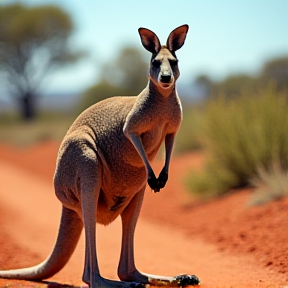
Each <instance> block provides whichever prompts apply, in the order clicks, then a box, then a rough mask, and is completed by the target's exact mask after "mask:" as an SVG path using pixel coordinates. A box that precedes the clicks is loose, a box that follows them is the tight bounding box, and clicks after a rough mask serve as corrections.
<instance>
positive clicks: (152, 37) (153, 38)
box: [138, 28, 161, 54]
mask: <svg viewBox="0 0 288 288" xmlns="http://www.w3.org/2000/svg"><path fill="white" fill-rule="evenodd" d="M138 32H139V34H140V38H141V42H142V45H143V46H144V48H145V49H146V50H148V51H149V52H151V53H153V54H157V53H158V52H159V51H160V49H161V44H160V41H159V39H158V37H157V35H156V34H155V33H154V32H152V31H151V30H149V29H146V28H139V29H138Z"/></svg>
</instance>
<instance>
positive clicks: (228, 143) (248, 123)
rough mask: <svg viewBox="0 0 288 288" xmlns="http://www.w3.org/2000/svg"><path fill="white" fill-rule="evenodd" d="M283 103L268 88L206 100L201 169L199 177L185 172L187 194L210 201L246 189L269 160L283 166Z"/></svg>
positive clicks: (287, 156)
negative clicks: (231, 190) (207, 198)
mask: <svg viewBox="0 0 288 288" xmlns="http://www.w3.org/2000/svg"><path fill="white" fill-rule="evenodd" d="M287 99H288V97H287V93H286V94H285V93H282V94H281V93H279V92H276V91H275V90H274V89H273V88H271V87H270V88H267V89H265V90H261V91H258V93H257V94H253V95H249V93H242V95H241V96H239V97H237V98H227V97H220V98H217V99H212V100H210V101H208V103H207V104H206V107H205V110H204V119H203V123H202V124H203V125H202V129H201V134H202V135H201V137H200V138H201V139H202V144H203V147H204V149H205V151H206V154H207V165H206V167H205V169H204V172H203V173H201V174H199V173H196V174H195V173H193V174H192V173H191V175H190V176H189V178H188V179H187V185H188V187H189V189H190V190H192V191H193V192H194V193H198V195H200V196H202V197H210V196H213V195H219V194H223V193H225V192H227V191H228V190H230V189H233V188H239V187H243V186H246V185H249V184H250V182H249V179H251V178H253V177H254V176H255V175H257V171H258V170H257V169H258V167H259V166H261V165H262V166H263V167H270V166H271V165H272V163H274V162H275V159H281V165H282V167H288V165H287V164H288V113H287V112H288V101H287Z"/></svg>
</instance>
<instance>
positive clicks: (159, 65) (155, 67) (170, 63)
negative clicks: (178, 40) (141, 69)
mask: <svg viewBox="0 0 288 288" xmlns="http://www.w3.org/2000/svg"><path fill="white" fill-rule="evenodd" d="M173 54H174V53H173ZM173 54H172V53H171V52H170V51H169V50H168V49H167V48H166V47H165V46H162V48H161V50H160V52H159V53H158V54H153V55H152V58H151V65H150V79H151V80H152V81H153V82H154V84H156V85H157V86H160V87H161V88H169V87H171V86H173V85H174V83H175V81H176V80H177V79H178V77H179V75H180V73H179V69H178V60H177V58H176V55H175V54H174V55H173Z"/></svg>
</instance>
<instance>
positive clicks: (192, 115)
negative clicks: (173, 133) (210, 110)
mask: <svg viewBox="0 0 288 288" xmlns="http://www.w3.org/2000/svg"><path fill="white" fill-rule="evenodd" d="M183 107H184V109H183V120H182V123H181V126H180V129H179V131H178V133H177V137H176V143H175V152H176V153H184V152H187V151H191V150H198V149H200V148H201V142H200V139H199V135H200V127H201V121H202V118H203V114H202V112H201V107H199V106H195V107H194V106H187V105H185V104H184V105H183Z"/></svg>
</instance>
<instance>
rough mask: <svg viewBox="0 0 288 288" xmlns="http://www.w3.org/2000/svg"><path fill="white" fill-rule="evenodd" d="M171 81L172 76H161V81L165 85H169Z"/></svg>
mask: <svg viewBox="0 0 288 288" xmlns="http://www.w3.org/2000/svg"><path fill="white" fill-rule="evenodd" d="M170 80H171V75H161V78H160V81H161V82H163V83H169V82H170Z"/></svg>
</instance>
